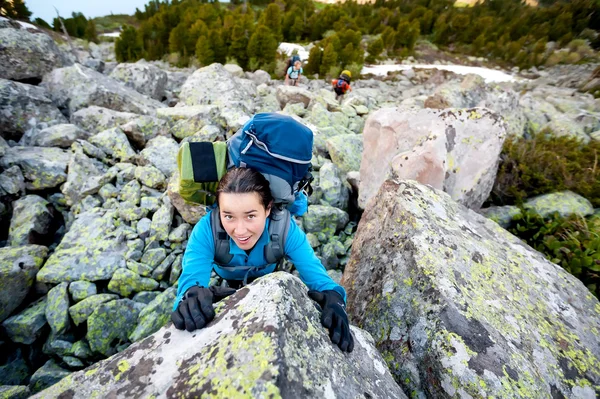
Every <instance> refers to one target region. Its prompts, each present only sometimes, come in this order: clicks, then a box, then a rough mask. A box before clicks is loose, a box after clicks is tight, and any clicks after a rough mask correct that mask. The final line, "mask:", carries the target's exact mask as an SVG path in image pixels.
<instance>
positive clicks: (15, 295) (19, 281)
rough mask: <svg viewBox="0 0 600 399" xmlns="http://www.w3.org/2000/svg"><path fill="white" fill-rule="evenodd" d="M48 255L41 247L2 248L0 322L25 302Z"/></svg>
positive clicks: (0, 259)
mask: <svg viewBox="0 0 600 399" xmlns="http://www.w3.org/2000/svg"><path fill="white" fill-rule="evenodd" d="M47 255H48V248H46V247H44V246H41V245H26V246H23V247H16V248H15V247H4V248H0V322H2V321H4V319H6V318H7V317H8V316H9V315H10V314H11V313H12V311H13V310H15V309H16V308H17V307H19V305H20V304H21V302H23V299H25V297H26V296H27V294H28V293H29V289H30V288H31V287H32V286H33V283H34V282H35V276H36V275H37V273H38V271H39V270H40V267H41V266H42V264H43V263H44V260H45V259H46V256H47Z"/></svg>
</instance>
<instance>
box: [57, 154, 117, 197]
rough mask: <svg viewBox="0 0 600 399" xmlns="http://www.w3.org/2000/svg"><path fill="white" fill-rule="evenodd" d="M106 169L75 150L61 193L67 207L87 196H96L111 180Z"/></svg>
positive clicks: (101, 164)
mask: <svg viewBox="0 0 600 399" xmlns="http://www.w3.org/2000/svg"><path fill="white" fill-rule="evenodd" d="M106 172H107V167H106V166H105V165H104V164H103V163H102V162H100V161H96V160H94V159H92V158H90V157H88V156H87V155H85V154H84V153H83V151H82V150H80V149H78V148H77V149H76V150H75V152H74V154H73V156H72V157H71V161H70V162H69V173H68V175H67V182H66V183H65V184H63V185H62V187H61V191H62V193H63V194H64V195H65V200H66V202H67V205H69V206H73V205H75V204H77V203H78V202H79V201H80V200H81V199H83V198H84V197H85V196H87V195H92V194H96V193H97V192H98V191H99V190H100V188H102V186H104V185H105V184H106V183H108V182H109V181H110V180H112V177H113V176H112V175H111V174H109V173H106Z"/></svg>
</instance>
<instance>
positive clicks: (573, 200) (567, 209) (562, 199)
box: [523, 190, 594, 217]
mask: <svg viewBox="0 0 600 399" xmlns="http://www.w3.org/2000/svg"><path fill="white" fill-rule="evenodd" d="M523 205H524V208H525V209H530V210H532V211H534V212H536V213H537V214H539V215H540V216H542V217H548V216H550V215H552V214H553V213H554V212H558V214H559V215H560V216H562V217H569V216H571V215H577V216H580V217H585V216H589V215H592V214H593V213H594V207H593V206H592V203H591V202H590V201H589V200H588V199H587V198H585V197H583V196H581V195H579V194H576V193H574V192H572V191H568V190H567V191H560V192H556V193H550V194H543V195H538V196H537V197H533V198H530V199H528V200H527V201H526V202H525V204H523Z"/></svg>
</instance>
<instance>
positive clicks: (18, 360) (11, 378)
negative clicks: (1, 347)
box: [0, 347, 31, 398]
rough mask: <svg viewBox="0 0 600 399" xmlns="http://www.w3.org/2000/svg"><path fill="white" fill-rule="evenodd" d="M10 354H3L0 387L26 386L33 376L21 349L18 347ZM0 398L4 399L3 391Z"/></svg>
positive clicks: (0, 367) (0, 391) (0, 392)
mask: <svg viewBox="0 0 600 399" xmlns="http://www.w3.org/2000/svg"><path fill="white" fill-rule="evenodd" d="M8 352H9V353H3V355H4V356H3V364H2V366H0V387H1V386H2V385H21V384H24V383H25V382H26V381H27V379H28V378H29V375H30V374H31V373H30V372H29V367H27V362H26V361H25V358H24V357H23V353H22V351H21V349H20V348H18V347H17V348H14V350H10V351H8ZM0 398H4V396H2V390H1V389H0ZM9 398H10V396H9Z"/></svg>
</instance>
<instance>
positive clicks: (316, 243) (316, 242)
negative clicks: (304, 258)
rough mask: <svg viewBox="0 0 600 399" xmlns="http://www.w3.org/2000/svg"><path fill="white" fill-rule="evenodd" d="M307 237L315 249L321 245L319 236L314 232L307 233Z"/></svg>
mask: <svg viewBox="0 0 600 399" xmlns="http://www.w3.org/2000/svg"><path fill="white" fill-rule="evenodd" d="M306 238H307V239H308V243H309V244H310V246H311V248H313V249H314V248H318V247H319V246H320V245H321V242H320V241H319V238H318V237H317V236H316V235H315V234H313V233H308V234H306Z"/></svg>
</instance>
